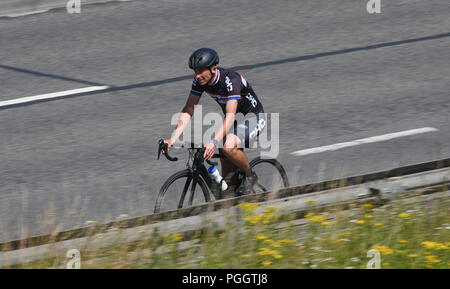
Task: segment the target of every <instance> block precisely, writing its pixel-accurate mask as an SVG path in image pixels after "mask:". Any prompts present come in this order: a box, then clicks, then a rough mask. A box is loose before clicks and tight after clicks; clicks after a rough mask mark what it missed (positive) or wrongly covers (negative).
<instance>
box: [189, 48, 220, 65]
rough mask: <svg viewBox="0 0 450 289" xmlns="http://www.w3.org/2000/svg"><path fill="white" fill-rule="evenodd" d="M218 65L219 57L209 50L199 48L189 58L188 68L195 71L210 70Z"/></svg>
mask: <svg viewBox="0 0 450 289" xmlns="http://www.w3.org/2000/svg"><path fill="white" fill-rule="evenodd" d="M217 64H219V55H218V54H217V52H216V51H214V50H213V49H211V48H200V49H197V50H196V51H194V53H192V55H191V57H189V68H190V69H196V68H200V67H207V68H211V66H214V65H217Z"/></svg>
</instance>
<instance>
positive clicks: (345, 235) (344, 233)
mask: <svg viewBox="0 0 450 289" xmlns="http://www.w3.org/2000/svg"><path fill="white" fill-rule="evenodd" d="M349 234H350V233H349V232H340V233H339V234H338V235H339V237H347V236H348V235H349Z"/></svg>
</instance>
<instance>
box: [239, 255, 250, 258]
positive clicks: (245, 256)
mask: <svg viewBox="0 0 450 289" xmlns="http://www.w3.org/2000/svg"><path fill="white" fill-rule="evenodd" d="M241 257H242V258H249V257H250V255H249V254H242V255H241Z"/></svg>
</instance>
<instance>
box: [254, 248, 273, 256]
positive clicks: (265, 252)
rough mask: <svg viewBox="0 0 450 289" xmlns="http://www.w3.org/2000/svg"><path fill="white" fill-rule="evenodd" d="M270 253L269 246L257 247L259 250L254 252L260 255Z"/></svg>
mask: <svg viewBox="0 0 450 289" xmlns="http://www.w3.org/2000/svg"><path fill="white" fill-rule="evenodd" d="M271 253H272V250H270V249H269V248H261V249H259V252H258V253H256V254H258V255H260V256H264V255H270V254H271Z"/></svg>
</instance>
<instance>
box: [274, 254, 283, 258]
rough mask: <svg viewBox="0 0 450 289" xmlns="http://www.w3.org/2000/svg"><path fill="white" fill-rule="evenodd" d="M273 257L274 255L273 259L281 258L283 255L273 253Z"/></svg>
mask: <svg viewBox="0 0 450 289" xmlns="http://www.w3.org/2000/svg"><path fill="white" fill-rule="evenodd" d="M273 257H274V258H275V259H281V258H283V255H281V254H275V255H273Z"/></svg>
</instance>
